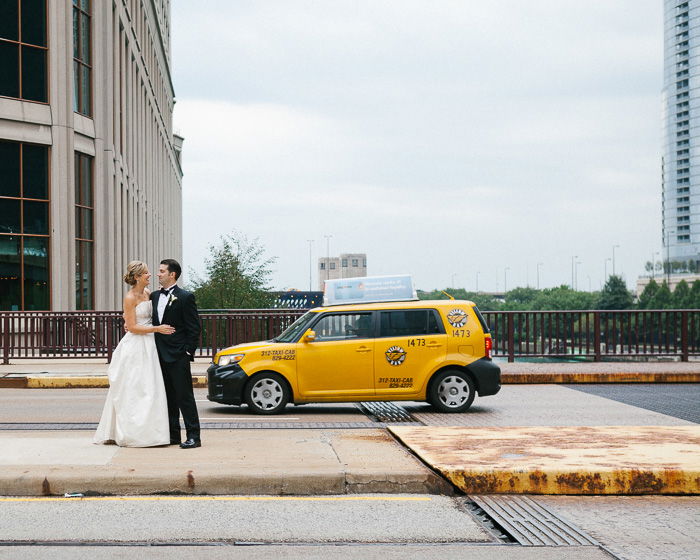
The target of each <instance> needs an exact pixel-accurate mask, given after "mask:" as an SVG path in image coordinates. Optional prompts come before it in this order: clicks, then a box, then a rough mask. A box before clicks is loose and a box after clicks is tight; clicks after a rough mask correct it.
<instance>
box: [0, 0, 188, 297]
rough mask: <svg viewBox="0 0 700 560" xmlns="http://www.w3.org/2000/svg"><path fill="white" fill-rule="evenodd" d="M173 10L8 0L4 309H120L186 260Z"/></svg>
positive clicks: (123, 3)
mask: <svg viewBox="0 0 700 560" xmlns="http://www.w3.org/2000/svg"><path fill="white" fill-rule="evenodd" d="M170 57H171V52H170V2H169V0H114V1H110V2H101V1H97V0H73V1H72V2H71V1H67V0H64V1H58V0H56V1H53V0H51V1H49V0H3V1H2V2H0V76H2V78H1V79H0V177H2V180H1V181H0V310H18V311H22V310H25V311H28V310H39V311H43V310H60V311H66V310H82V309H103V310H111V309H119V308H121V305H122V297H123V294H124V291H125V288H126V286H125V284H124V283H123V282H122V280H121V277H122V275H123V273H124V270H125V267H126V263H127V262H129V261H130V260H133V259H140V260H143V261H145V262H146V263H148V264H149V265H150V267H151V268H152V269H154V268H157V265H158V263H159V261H160V259H162V258H165V257H172V258H176V259H180V258H181V254H182V193H181V190H182V171H181V165H180V152H181V148H182V138H179V137H177V136H174V135H173V133H172V113H173V104H174V90H173V84H172V79H171V71H170V69H171V58H170Z"/></svg>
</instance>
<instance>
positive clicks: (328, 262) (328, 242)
mask: <svg viewBox="0 0 700 560" xmlns="http://www.w3.org/2000/svg"><path fill="white" fill-rule="evenodd" d="M323 237H325V238H326V280H330V274H331V272H330V270H331V237H333V235H331V234H328V235H324V236H323Z"/></svg>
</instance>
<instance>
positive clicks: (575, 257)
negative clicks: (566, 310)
mask: <svg viewBox="0 0 700 560" xmlns="http://www.w3.org/2000/svg"><path fill="white" fill-rule="evenodd" d="M576 259H578V255H574V256H573V257H571V289H572V290H574V289H575V287H574V274H575V272H574V266H575V265H574V263H575V262H576Z"/></svg>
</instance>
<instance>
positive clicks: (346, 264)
mask: <svg viewBox="0 0 700 560" xmlns="http://www.w3.org/2000/svg"><path fill="white" fill-rule="evenodd" d="M347 267H348V259H343V268H347Z"/></svg>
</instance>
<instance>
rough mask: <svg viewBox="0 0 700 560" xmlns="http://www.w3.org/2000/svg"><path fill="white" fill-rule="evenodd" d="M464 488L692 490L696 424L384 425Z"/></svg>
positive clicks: (697, 485) (699, 442)
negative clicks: (594, 425) (553, 425)
mask: <svg viewBox="0 0 700 560" xmlns="http://www.w3.org/2000/svg"><path fill="white" fill-rule="evenodd" d="M388 429H389V430H391V432H392V433H393V434H394V435H396V437H397V438H399V439H400V440H401V441H402V442H403V443H404V444H405V445H407V446H408V447H410V448H411V450H412V451H413V452H414V453H416V454H417V455H418V456H419V457H420V458H421V459H422V460H423V461H424V462H425V463H427V464H428V465H430V466H431V467H433V468H434V469H436V470H437V471H438V472H440V473H441V474H442V475H443V476H445V477H446V478H447V479H448V480H450V482H452V483H453V484H454V485H455V486H457V487H458V488H459V489H460V490H462V491H464V492H465V493H467V494H590V495H593V494H700V426H596V427H585V426H577V427H549V426H533V427H512V428H510V427H488V428H486V427H484V428H482V427H479V428H466V427H432V426H389V427H388Z"/></svg>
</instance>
